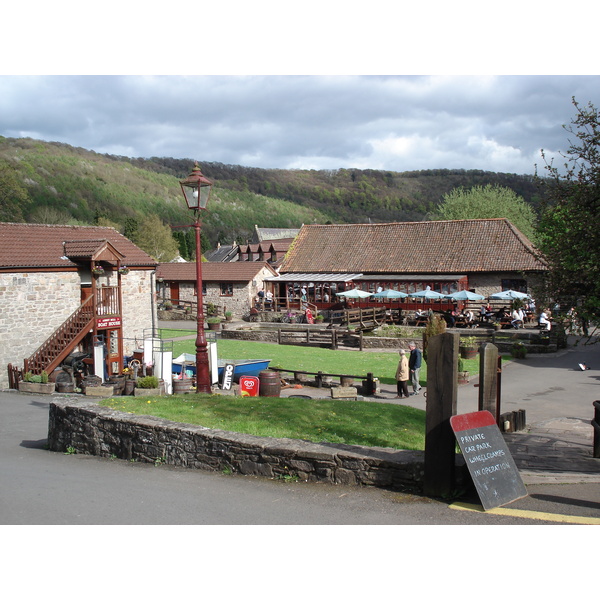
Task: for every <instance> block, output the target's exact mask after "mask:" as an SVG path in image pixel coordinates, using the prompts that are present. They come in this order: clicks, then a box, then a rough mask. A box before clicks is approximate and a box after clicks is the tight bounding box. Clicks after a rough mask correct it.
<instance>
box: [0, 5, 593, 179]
mask: <svg viewBox="0 0 600 600" xmlns="http://www.w3.org/2000/svg"><path fill="white" fill-rule="evenodd" d="M59 4H63V3H62V2H59ZM67 4H69V3H68V2H67ZM225 4H227V5H228V7H229V5H230V4H235V5H237V8H238V12H235V13H230V14H229V16H227V14H226V13H225V19H226V27H223V18H224V13H220V14H215V13H214V12H210V13H208V15H207V14H206V13H203V14H204V15H205V17H206V21H207V22H209V23H210V25H211V27H208V28H207V31H210V33H209V34H205V33H204V30H202V28H200V27H199V28H198V29H197V30H196V29H194V28H193V27H192V28H186V29H185V33H183V32H182V29H183V28H182V27H181V25H182V23H183V21H184V20H183V17H182V13H181V12H177V13H176V12H175V11H173V13H169V11H166V10H162V12H161V13H160V15H159V18H158V19H157V22H158V25H157V24H155V23H153V24H152V25H149V24H148V21H146V20H145V15H146V11H144V12H143V13H136V15H135V17H134V19H137V21H136V25H137V28H136V29H135V30H134V29H132V28H129V29H128V28H127V27H128V26H129V27H131V25H130V23H131V21H127V20H125V22H124V23H122V22H121V21H120V20H117V19H112V13H108V15H107V13H106V12H102V11H99V12H98V13H97V14H95V15H94V19H93V23H92V21H90V28H89V29H88V28H87V27H72V26H71V27H68V26H63V28H62V34H63V35H61V30H58V31H57V29H56V28H53V29H52V30H51V32H52V34H51V35H50V34H49V33H48V31H49V28H48V27H47V26H43V25H44V24H43V19H40V20H39V21H37V25H38V29H37V31H36V29H35V26H34V27H33V28H32V30H31V31H32V33H33V35H30V36H29V37H28V39H30V40H32V39H37V37H38V36H40V37H41V38H42V41H44V40H46V41H47V42H48V43H47V44H46V45H43V49H42V51H39V50H36V51H35V52H30V53H29V54H28V53H27V52H26V50H27V48H28V46H27V45H23V44H20V47H21V51H20V52H19V53H18V54H16V55H15V54H14V52H13V54H12V56H13V57H14V58H15V60H14V61H8V62H7V61H5V69H4V72H1V71H0V135H3V136H6V137H32V138H36V139H42V140H47V141H60V142H65V143H68V144H71V145H74V146H80V147H83V148H86V149H90V150H95V151H96V152H100V153H109V154H118V155H124V156H129V157H138V156H141V157H151V156H171V157H178V158H190V159H195V160H198V161H200V162H222V163H226V164H238V165H243V166H255V167H263V168H313V169H336V168H341V167H355V168H373V169H387V170H393V171H407V170H418V169H435V168H448V169H453V168H457V169H458V168H460V169H483V170H490V171H498V172H511V173H533V172H534V169H535V165H536V164H538V165H541V164H542V161H541V156H540V150H541V149H542V148H543V149H544V150H546V151H547V152H548V153H549V154H550V155H551V156H552V154H553V153H555V152H558V151H559V150H565V149H566V147H567V145H568V136H567V134H566V132H565V131H564V130H563V128H562V125H563V124H568V123H569V122H570V121H571V119H572V118H573V117H574V114H575V109H574V107H573V105H572V102H571V98H572V97H573V96H574V97H575V98H576V99H577V100H578V101H579V102H580V103H581V104H587V102H589V101H591V102H592V103H594V104H595V105H596V106H600V77H599V76H598V75H597V74H596V73H594V71H591V70H587V68H588V67H587V65H586V64H585V62H583V61H582V60H576V61H573V53H572V52H569V51H568V48H567V45H568V44H567V41H568V40H567V41H565V40H564V36H563V46H564V48H565V49H564V51H559V50H560V47H562V46H560V45H559V48H556V47H554V46H552V45H550V44H549V43H548V37H551V34H552V32H553V30H552V29H549V27H548V25H546V26H544V25H543V24H542V28H543V32H544V33H543V40H544V41H543V42H541V41H540V40H539V39H537V38H534V37H532V32H534V31H538V30H539V27H538V26H539V15H534V14H529V13H528V12H527V8H524V5H523V3H521V4H519V3H517V5H518V6H520V7H521V8H520V12H519V13H518V14H519V18H518V19H516V18H515V15H514V14H509V15H508V17H506V16H504V17H503V16H502V15H496V14H494V15H485V17H486V19H487V20H486V26H485V27H484V28H482V27H473V25H472V24H471V25H469V24H463V29H457V27H456V26H453V27H452V28H448V27H445V28H443V29H442V27H443V26H444V23H445V19H449V18H450V16H451V15H452V16H453V17H455V16H456V13H457V12H458V9H457V6H461V5H462V4H461V3H460V2H459V3H458V4H452V7H448V3H443V4H442V5H441V7H442V8H441V9H438V10H442V11H444V10H449V11H450V12H448V13H444V12H442V13H441V14H440V15H439V16H440V18H439V19H435V18H433V16H432V15H434V14H438V13H434V12H430V13H429V14H428V13H425V21H423V20H422V19H423V14H424V13H423V12H421V13H420V14H419V16H420V17H421V20H420V21H418V22H419V23H423V22H425V23H426V24H427V28H425V30H420V31H419V33H418V34H417V35H416V36H415V34H414V32H413V29H415V28H413V27H411V26H410V19H407V18H406V17H407V13H406V10H407V9H405V8H403V9H402V10H403V12H402V13H398V15H395V13H394V12H393V11H394V10H396V9H390V8H387V9H386V11H385V12H381V10H380V11H374V10H371V11H370V12H368V14H363V13H364V12H365V11H364V9H363V13H361V14H360V16H359V14H358V12H356V11H355V12H353V11H352V10H350V9H351V8H353V7H357V6H361V7H364V4H363V3H360V4H359V3H354V2H352V1H350V2H346V3H342V4H340V3H338V2H336V1H334V0H331V2H330V3H324V4H323V3H313V2H312V0H307V2H306V4H305V5H303V6H305V7H307V9H313V12H311V11H310V10H306V11H304V12H302V13H301V14H299V13H292V14H289V13H287V14H286V15H285V16H286V19H287V20H286V21H285V25H284V26H282V22H278V23H277V24H276V25H273V24H268V25H265V24H264V23H261V25H262V26H261V28H260V29H258V30H257V29H256V27H252V24H250V25H249V26H247V23H248V22H247V21H246V19H247V18H250V17H255V16H256V15H255V13H256V12H257V10H256V9H257V8H258V7H260V6H265V5H269V6H270V7H271V8H272V9H273V8H274V7H277V6H281V3H273V2H270V1H269V0H268V1H266V2H261V1H260V0H259V1H258V4H252V7H253V8H251V7H249V6H248V3H241V4H238V3H230V2H226V3H225ZM430 4H431V3H428V4H427V7H426V8H428V9H429V7H430ZM464 4H466V5H472V6H473V7H474V6H477V3H475V4H473V3H471V2H466V3H464ZM511 4H512V1H511V0H508V5H511ZM532 4H534V5H535V4H538V3H536V2H533V3H532ZM116 5H118V3H117V4H115V3H114V2H112V0H107V4H106V6H112V7H113V8H114V6H116ZM174 5H184V7H187V8H188V9H189V11H192V10H193V9H194V7H196V12H198V11H197V5H196V4H191V3H187V2H178V0H175V2H174ZM335 5H337V8H338V9H339V8H340V6H343V7H345V10H344V11H343V12H340V11H339V10H338V12H335V11H334V8H333V7H334V6H335ZM384 5H385V6H388V7H389V6H390V3H385V4H383V3H379V1H378V0H373V1H372V3H371V4H370V7H371V8H372V9H375V8H378V7H383V6H384ZM161 6H162V7H163V9H164V5H161ZM44 7H45V5H43V6H42V7H41V8H40V9H39V10H38V12H36V13H34V14H36V15H39V13H40V11H41V12H42V13H43V11H46V13H45V14H42V15H41V16H42V17H43V18H50V17H55V16H56V6H55V5H52V9H50V8H47V9H46V8H44ZM316 7H319V9H318V12H314V10H316ZM328 8H331V12H328ZM10 10H14V9H10ZM16 10H21V9H18V8H17V9H16ZM408 10H414V9H408ZM240 11H241V12H240ZM388 13H389V16H397V17H402V18H401V19H400V18H398V19H397V20H396V19H393V18H390V19H387V18H386V17H387V16H388ZM183 14H193V13H190V12H188V13H183ZM231 14H236V15H238V16H239V17H240V18H238V19H232V17H231ZM344 15H346V17H344ZM22 16H23V18H25V19H29V25H30V24H31V13H26V12H25V11H24V12H23V13H22ZM409 16H411V17H415V13H411V14H410V15H409ZM459 16H460V15H459ZM109 17H110V20H109ZM219 17H220V19H221V20H218V18H219ZM317 17H318V18H317ZM529 17H532V18H533V17H535V18H536V19H537V21H535V22H534V21H533V20H532V19H529ZM188 20H189V19H188ZM331 22H335V23H336V24H337V25H339V27H336V28H335V30H333V29H331V28H328V27H327V24H328V23H329V24H330V23H331ZM415 22H417V21H415ZM291 23H295V24H296V25H297V27H296V28H295V29H293V30H292V29H290V28H289V24H291ZM92 24H93V25H94V26H96V28H97V29H98V27H99V29H100V30H101V31H102V35H101V38H98V37H97V36H98V34H97V33H95V31H97V29H96V30H94V29H93V28H92V27H91V25H92ZM109 24H110V27H108V25H109ZM491 24H498V25H499V26H500V27H499V29H500V32H499V33H493V30H492V29H490V25H491ZM34 25H35V23H34ZM103 25H107V27H106V28H103V27H102V26H103ZM369 25H375V27H374V26H371V27H369ZM509 25H510V34H511V36H516V37H510V36H507V31H508V30H507V29H506V28H505V27H508V26H509ZM534 25H535V27H534ZM561 26H562V25H561ZM156 27H158V28H159V29H156ZM215 30H216V33H215ZM139 31H146V32H147V33H153V32H154V33H158V32H159V31H160V32H161V34H162V35H160V36H158V35H155V36H152V35H147V36H146V38H148V37H151V38H152V39H153V42H154V45H149V44H146V45H144V43H143V42H140V37H139V35H137V33H138V32H139ZM168 31H171V32H172V35H171V36H165V32H168ZM340 31H342V33H341V34H340ZM423 31H427V32H429V35H428V36H427V39H426V40H425V43H424V39H425V35H424V34H423ZM448 31H450V35H448ZM525 32H528V35H527V40H528V42H529V45H525V43H524V42H523V41H522V40H523V39H524V38H523V34H524V33H525ZM134 33H135V34H136V35H134ZM334 33H335V36H334ZM67 34H68V35H67ZM392 34H393V35H392ZM15 35H16V36H17V37H18V39H19V40H21V39H22V38H20V37H19V36H20V35H21V33H20V30H17V32H16V34H15ZM569 35H573V31H572V30H571V32H570V34H569ZM195 36H196V37H195ZM324 36H326V41H327V44H325V42H324V41H323V37H324ZM165 38H166V39H165ZM286 38H289V39H286ZM98 39H101V40H102V46H101V47H99V46H97V45H95V44H94V41H95V40H98ZM433 39H435V40H436V41H437V42H438V44H437V45H436V46H435V48H432V47H430V45H429V44H428V43H427V42H429V41H431V40H433ZM511 40H512V41H511ZM515 40H520V41H518V42H515ZM286 41H287V42H288V44H287V45H284V42H286ZM300 41H301V42H302V44H301V49H300V50H299V47H300ZM84 42H85V43H84ZM159 42H161V43H159ZM164 42H166V44H165V43H164ZM450 42H451V43H450ZM484 42H491V43H490V45H489V46H485V45H484ZM496 42H501V44H502V45H499V44H496ZM5 43H6V42H5ZM8 43H10V41H9V42H8ZM80 43H81V46H80V45H79V44H80ZM167 46H169V47H170V50H171V52H166V51H165V48H166V47H167ZM490 47H491V48H494V49H495V51H494V52H491V51H490V50H489V48H490ZM38 48H39V46H38ZM290 48H292V49H293V51H290ZM1 49H2V48H0V50H1ZM94 49H95V52H94V51H93V50H94ZM111 49H112V51H113V52H112V53H111ZM309 50H310V51H309ZM425 50H427V52H426V51H425ZM579 51H580V57H579V58H583V57H584V56H585V48H583V49H582V48H581V47H579ZM66 56H67V57H68V60H65V57H66ZM173 56H175V57H176V58H175V59H174V58H173ZM265 56H267V59H265ZM282 56H285V60H281V58H282ZM590 56H596V52H595V51H594V52H593V53H590ZM196 57H202V58H196ZM216 57H218V60H216ZM368 57H370V59H369V58H368ZM466 57H467V58H468V61H467V60H465V58H466ZM278 58H279V62H278V60H277V59H278ZM477 58H479V59H482V58H483V60H479V61H478V60H477ZM561 58H562V61H561V60H560V59H561ZM16 59H19V60H16ZM76 59H79V61H80V62H77V60H76ZM573 62H575V63H576V64H577V65H578V67H579V68H578V69H577V74H574V75H562V74H561V75H556V74H553V72H552V69H557V71H556V72H560V73H569V72H570V71H569V70H568V68H567V67H566V66H565V65H571V66H572V63H573ZM186 65H188V66H189V65H194V66H195V69H196V70H197V71H199V72H193V71H194V67H192V69H191V70H192V72H191V73H190V74H188V75H179V74H171V73H173V70H174V69H175V70H176V71H177V72H182V73H185V69H186ZM207 65H208V67H207ZM7 67H9V68H7ZM594 68H595V67H594ZM179 69H182V70H181V71H179ZM357 72H358V73H361V75H355V74H354V73H357ZM39 73H47V74H42V75H40V74H39ZM133 73H141V74H140V75H137V74H136V75H134V74H133ZM153 73H167V74H166V75H154V74H153ZM246 73H248V74H246ZM306 73H309V74H308V75H307V74H306ZM362 73H367V74H366V75H362ZM369 73H371V74H369ZM385 73H400V74H397V75H386V74H385ZM422 73H442V74H441V75H422ZM489 73H493V74H489ZM530 73H539V74H530ZM589 73H593V74H589Z"/></svg>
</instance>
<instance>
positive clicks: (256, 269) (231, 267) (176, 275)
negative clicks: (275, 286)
mask: <svg viewBox="0 0 600 600" xmlns="http://www.w3.org/2000/svg"><path fill="white" fill-rule="evenodd" d="M265 267H267V268H268V269H269V271H270V275H276V274H277V273H276V271H275V270H274V269H273V268H271V267H270V266H269V264H268V263H266V262H258V261H239V262H224V263H215V262H203V263H202V281H241V282H247V281H251V280H252V279H254V278H255V277H256V276H257V275H258V274H259V273H260V272H261V271H262V269H264V268H265ZM156 276H157V277H162V278H163V279H166V280H167V281H196V263H195V262H193V263H160V264H159V265H158V269H157V270H156Z"/></svg>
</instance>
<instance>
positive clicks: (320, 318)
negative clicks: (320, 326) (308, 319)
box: [315, 315, 325, 323]
mask: <svg viewBox="0 0 600 600" xmlns="http://www.w3.org/2000/svg"><path fill="white" fill-rule="evenodd" d="M324 320H325V317H324V316H323V315H317V316H316V317H315V323H322V322H323V321H324Z"/></svg>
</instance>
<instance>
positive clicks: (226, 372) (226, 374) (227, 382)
mask: <svg viewBox="0 0 600 600" xmlns="http://www.w3.org/2000/svg"><path fill="white" fill-rule="evenodd" d="M234 371H235V365H232V364H231V363H227V364H226V365H225V366H224V367H223V381H222V382H221V388H222V389H224V390H230V389H231V383H232V381H233V372H234Z"/></svg>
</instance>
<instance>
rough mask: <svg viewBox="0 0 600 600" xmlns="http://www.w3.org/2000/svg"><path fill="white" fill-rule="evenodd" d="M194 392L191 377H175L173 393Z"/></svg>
mask: <svg viewBox="0 0 600 600" xmlns="http://www.w3.org/2000/svg"><path fill="white" fill-rule="evenodd" d="M191 392H192V380H191V379H174V380H173V393H174V394H190V393H191Z"/></svg>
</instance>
